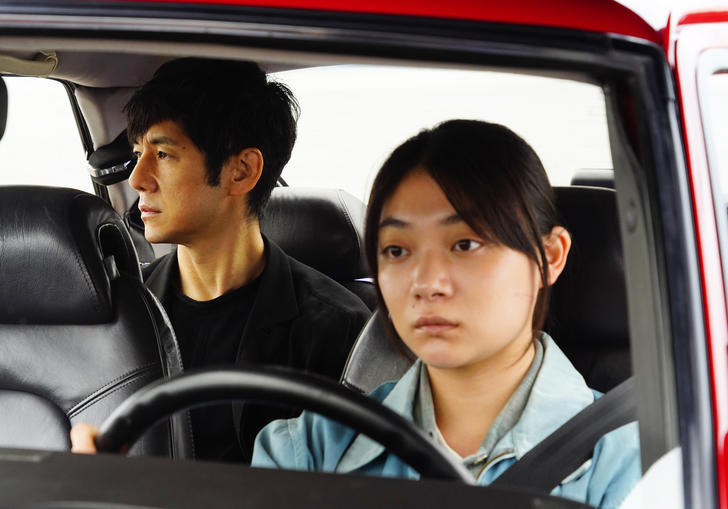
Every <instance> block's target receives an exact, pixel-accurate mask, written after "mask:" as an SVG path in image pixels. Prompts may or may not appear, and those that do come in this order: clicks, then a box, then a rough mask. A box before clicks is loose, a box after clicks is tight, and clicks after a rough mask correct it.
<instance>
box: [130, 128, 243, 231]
mask: <svg viewBox="0 0 728 509" xmlns="http://www.w3.org/2000/svg"><path fill="white" fill-rule="evenodd" d="M134 153H135V154H136V156H137V164H136V167H135V168H134V171H133V172H132V174H131V176H130V177H129V184H130V185H131V186H132V187H133V188H134V189H135V190H137V191H138V192H139V210H140V211H141V215H142V220H143V221H144V227H145V236H146V238H147V240H148V241H149V242H167V243H172V244H182V245H191V244H194V243H196V242H197V241H199V240H202V239H203V238H204V237H206V236H209V235H211V234H213V233H214V231H215V230H216V229H217V227H220V226H221V225H223V224H224V222H225V221H229V220H230V216H229V215H227V214H226V205H227V201H228V200H227V192H226V191H227V189H226V186H225V183H224V182H223V183H222V184H221V185H218V186H214V187H213V186H210V185H208V184H207V173H206V171H205V154H204V153H203V152H202V151H201V150H200V149H199V148H197V146H196V145H195V144H194V143H193V142H192V140H191V139H190V138H189V137H188V136H187V135H186V134H185V132H184V130H183V129H182V127H181V126H180V125H179V124H178V123H177V122H173V121H169V120H168V121H164V122H160V123H158V124H155V125H153V126H152V127H150V128H149V130H148V131H147V132H146V133H144V135H143V136H142V137H141V139H139V140H137V141H136V143H135V144H134Z"/></svg>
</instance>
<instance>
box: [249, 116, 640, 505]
mask: <svg viewBox="0 0 728 509" xmlns="http://www.w3.org/2000/svg"><path fill="white" fill-rule="evenodd" d="M365 241H366V248H367V256H368V260H369V265H370V267H371V268H372V270H373V272H374V273H375V274H376V280H377V289H378V292H379V297H380V299H381V303H382V304H383V305H384V306H385V307H386V310H387V311H388V312H389V317H390V318H391V324H392V325H393V326H394V330H395V331H396V333H397V334H398V335H399V337H400V338H401V339H402V341H404V343H405V344H406V345H407V346H408V347H409V348H410V349H411V350H412V351H413V352H414V353H415V354H416V355H417V357H418V361H417V362H416V363H415V364H414V365H413V366H412V368H411V369H410V370H409V371H408V372H407V373H406V374H405V375H404V376H403V377H402V378H401V379H400V380H399V381H398V382H396V383H388V384H385V385H383V386H381V387H379V388H378V389H376V390H375V391H374V392H373V393H372V396H373V397H374V398H376V399H378V400H380V401H381V402H382V403H383V404H384V405H386V406H388V407H390V408H392V409H394V410H395V411H397V412H399V413H401V414H402V415H404V416H406V417H408V418H410V419H412V420H413V421H414V422H415V423H416V424H418V425H419V426H420V427H422V428H423V429H424V430H425V431H426V432H428V433H429V434H430V435H431V436H432V437H433V438H434V440H436V441H437V442H438V443H439V444H440V445H441V446H442V447H444V448H445V449H447V450H448V451H450V452H451V453H452V454H453V455H454V456H456V457H457V458H460V459H461V460H462V462H463V464H464V465H465V466H466V467H467V468H468V469H469V470H470V472H471V473H472V474H473V476H474V477H475V478H476V479H477V481H478V483H479V484H482V485H486V484H489V483H490V482H492V481H493V480H494V479H495V478H497V477H498V476H499V475H500V474H501V473H503V471H504V470H506V469H507V468H508V467H509V466H510V465H512V464H513V463H514V462H515V461H516V460H518V459H519V458H520V457H521V456H523V455H524V454H525V453H526V452H527V451H528V450H529V449H531V448H532V447H533V446H534V445H536V444H537V443H539V442H540V441H541V440H543V439H544V438H546V436H548V435H549V434H550V433H551V432H552V431H554V430H555V429H556V428H558V427H559V426H560V425H561V424H563V423H564V422H566V421H567V420H568V419H569V418H570V417H572V416H573V415H575V414H576V413H577V412H579V411H580V410H581V409H582V408H584V407H586V406H587V405H589V404H590V403H591V402H593V401H594V399H595V397H596V396H598V393H595V392H594V391H592V390H590V389H589V388H588V387H587V385H586V383H585V382H584V379H583V378H582V376H581V375H580V374H579V373H578V372H577V371H576V369H575V368H574V367H573V366H572V365H571V363H570V362H569V360H568V359H567V358H566V356H565V355H564V354H563V353H562V352H561V350H560V349H559V347H558V346H557V345H556V343H555V342H554V340H552V339H551V338H550V337H549V336H548V334H546V333H544V332H539V331H538V329H539V328H540V326H541V324H542V323H543V320H544V317H545V313H546V309H547V305H548V287H549V285H551V284H553V283H554V281H556V279H557V278H558V277H559V274H560V273H561V271H562V270H563V268H564V264H565V263H566V258H567V255H568V253H569V248H570V246H571V238H570V236H569V233H568V232H567V231H566V230H565V229H564V228H563V227H561V226H559V225H558V221H557V215H556V210H555V206H554V196H553V190H552V189H551V186H550V185H549V182H548V179H547V176H546V173H545V171H544V169H543V166H542V165H541V162H540V161H539V159H538V156H537V155H536V153H535V152H534V151H533V150H532V149H531V147H530V146H529V145H528V144H527V143H526V142H525V141H523V140H522V139H521V138H519V137H518V136H517V135H516V134H514V133H513V132H511V131H510V130H508V129H507V128H505V127H503V126H499V125H495V124H488V123H484V122H478V121H467V120H453V121H449V122H445V123H443V124H440V125H439V126H437V127H435V128H434V129H432V130H427V131H423V132H421V133H420V134H418V135H417V136H415V137H413V138H411V139H409V140H407V141H406V142H405V143H404V144H402V145H401V146H400V147H398V148H397V149H396V150H395V151H394V152H393V153H392V155H391V156H390V157H389V159H388V160H387V161H386V162H385V163H384V166H383V167H382V169H381V170H380V171H379V174H378V175H377V177H376V179H375V181H374V184H373V188H372V192H371V197H370V200H369V208H368V211H367V219H366V238H365ZM253 464H254V465H257V466H271V467H282V468H291V469H307V470H323V471H336V472H359V473H368V474H377V475H386V476H399V477H410V478H416V477H417V474H416V473H415V472H414V471H413V470H412V469H411V468H410V467H409V466H407V465H406V464H404V463H402V462H401V461H400V460H399V459H398V458H397V457H396V456H394V455H390V454H388V453H387V452H386V451H385V450H384V449H383V448H382V447H381V446H379V445H377V444H375V443H374V442H373V441H371V440H369V439H368V438H367V437H365V436H363V435H356V434H355V433H354V432H353V431H351V430H349V429H348V428H345V427H343V426H341V425H339V424H337V423H335V422H332V421H329V420H327V419H324V418H322V417H319V416H316V415H314V414H311V413H309V412H304V413H303V415H302V416H301V417H299V418H298V419H291V420H288V421H275V422H273V423H271V424H270V425H268V426H267V427H266V428H264V429H263V430H262V431H261V433H260V434H259V435H258V438H257V440H256V443H255V452H254V455H253ZM639 477H640V459H639V442H638V436H637V427H636V423H632V424H629V425H627V426H624V427H622V428H619V429H617V430H616V431H613V432H611V433H609V434H607V435H605V436H604V437H603V438H602V439H601V440H600V442H599V443H598V444H597V446H596V449H595V453H594V457H593V459H592V460H591V461H589V462H587V463H585V464H584V465H582V467H580V468H579V469H578V470H577V471H575V472H573V473H572V474H571V475H569V476H568V477H567V478H566V479H564V481H563V482H562V483H561V485H560V486H558V487H557V488H556V489H555V490H554V491H553V494H555V495H561V496H564V497H568V498H572V499H576V500H579V501H583V502H587V503H589V504H592V505H595V506H601V507H616V506H618V505H619V504H620V503H621V501H622V500H623V499H624V497H625V496H626V495H627V493H628V492H629V490H630V488H631V487H632V486H633V485H634V483H636V481H637V480H638V479H639Z"/></svg>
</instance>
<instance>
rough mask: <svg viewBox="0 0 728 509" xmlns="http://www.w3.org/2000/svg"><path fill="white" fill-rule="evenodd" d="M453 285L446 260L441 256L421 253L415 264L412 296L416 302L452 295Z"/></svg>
mask: <svg viewBox="0 0 728 509" xmlns="http://www.w3.org/2000/svg"><path fill="white" fill-rule="evenodd" d="M452 291H453V283H452V279H451V278H450V271H449V267H448V263H447V260H446V259H445V257H444V256H443V255H441V254H436V253H423V254H422V255H421V256H420V257H419V258H418V260H417V263H416V264H415V269H414V274H413V280H412V294H413V296H414V298H415V299H417V300H433V299H437V298H442V297H448V296H450V295H452Z"/></svg>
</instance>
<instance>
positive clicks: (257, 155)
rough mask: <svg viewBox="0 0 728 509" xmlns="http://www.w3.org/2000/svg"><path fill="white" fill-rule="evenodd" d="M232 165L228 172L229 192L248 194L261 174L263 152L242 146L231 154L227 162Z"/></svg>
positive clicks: (232, 193)
mask: <svg viewBox="0 0 728 509" xmlns="http://www.w3.org/2000/svg"><path fill="white" fill-rule="evenodd" d="M227 164H230V165H231V166H232V168H231V170H232V171H231V174H230V194H231V195H244V194H248V193H249V192H250V191H251V190H252V189H253V188H254V187H255V185H256V184H257V183H258V180H260V176H261V175H262V174H263V154H262V153H261V152H260V150H258V149H257V148H244V149H243V150H241V151H240V153H238V154H237V155H234V156H232V157H231V158H230V159H229V160H228V163H227Z"/></svg>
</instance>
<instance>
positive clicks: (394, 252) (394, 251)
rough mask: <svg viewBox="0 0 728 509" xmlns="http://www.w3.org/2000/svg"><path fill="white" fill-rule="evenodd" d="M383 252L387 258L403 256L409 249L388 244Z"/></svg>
mask: <svg viewBox="0 0 728 509" xmlns="http://www.w3.org/2000/svg"><path fill="white" fill-rule="evenodd" d="M382 254H383V255H384V256H385V257H386V258H391V259H395V258H401V257H403V256H404V255H406V254H407V250H406V249H405V248H403V247H402V246H387V247H385V248H384V249H382Z"/></svg>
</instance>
